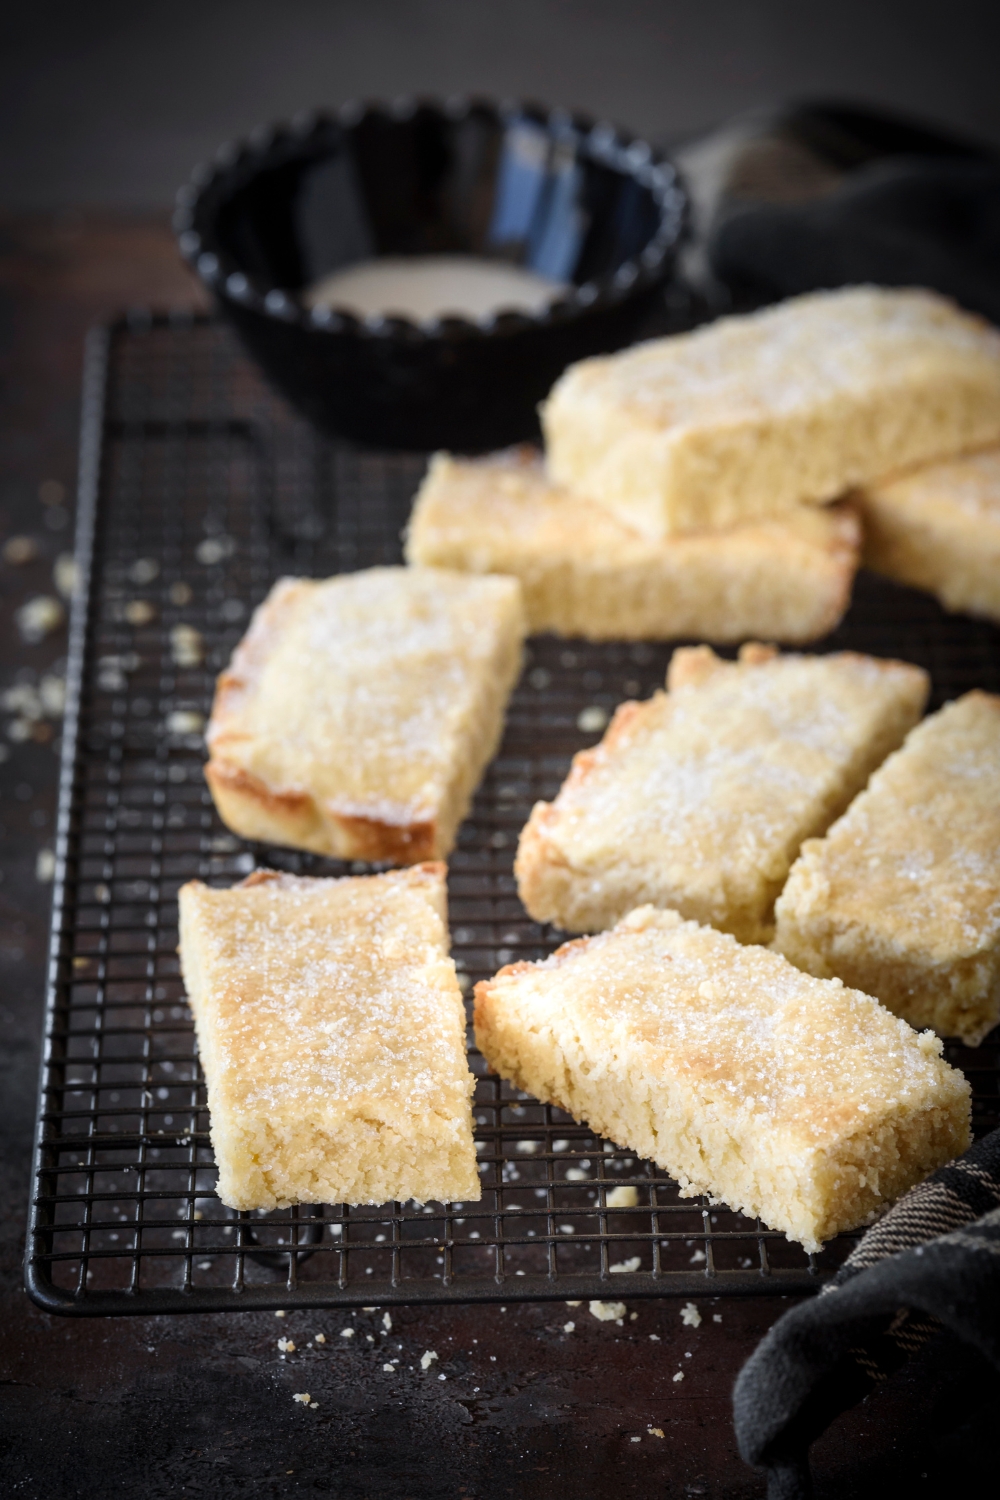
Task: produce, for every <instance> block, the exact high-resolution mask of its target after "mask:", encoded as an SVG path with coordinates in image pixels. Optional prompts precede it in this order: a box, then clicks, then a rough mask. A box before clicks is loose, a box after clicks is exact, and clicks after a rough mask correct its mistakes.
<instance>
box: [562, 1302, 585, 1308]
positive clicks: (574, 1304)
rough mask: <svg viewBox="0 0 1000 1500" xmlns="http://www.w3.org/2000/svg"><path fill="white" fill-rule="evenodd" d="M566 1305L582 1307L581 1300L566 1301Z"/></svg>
mask: <svg viewBox="0 0 1000 1500" xmlns="http://www.w3.org/2000/svg"><path fill="white" fill-rule="evenodd" d="M566 1306H567V1307H582V1306H583V1303H582V1302H567V1303H566Z"/></svg>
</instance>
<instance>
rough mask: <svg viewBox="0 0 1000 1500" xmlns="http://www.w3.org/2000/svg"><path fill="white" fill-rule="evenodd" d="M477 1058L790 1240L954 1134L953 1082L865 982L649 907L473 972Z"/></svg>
mask: <svg viewBox="0 0 1000 1500" xmlns="http://www.w3.org/2000/svg"><path fill="white" fill-rule="evenodd" d="M476 1037H477V1041H478V1044H479V1046H480V1048H481V1050H482V1052H483V1055H484V1056H485V1057H486V1059H487V1061H488V1063H489V1064H490V1067H491V1068H492V1069H494V1071H496V1072H498V1073H500V1074H501V1075H502V1076H503V1077H504V1078H509V1079H510V1080H511V1081H512V1082H513V1083H515V1084H516V1086H517V1087H518V1088H521V1089H526V1090H528V1091H529V1092H531V1093H532V1094H534V1095H535V1096H536V1097H537V1098H539V1099H541V1100H544V1101H546V1102H548V1103H552V1104H556V1105H558V1106H559V1107H560V1108H562V1109H564V1110H566V1111H568V1113H569V1114H571V1115H572V1116H573V1117H574V1119H576V1120H579V1121H582V1122H585V1123H586V1124H587V1125H588V1126H590V1128H591V1129H593V1130H595V1131H599V1132H600V1133H601V1134H602V1135H604V1136H606V1137H607V1138H608V1139H610V1140H612V1141H614V1142H615V1143H616V1144H618V1145H619V1146H623V1147H626V1148H627V1149H629V1150H632V1151H635V1152H636V1153H637V1154H638V1155H639V1156H643V1157H647V1158H649V1159H651V1160H652V1161H655V1162H656V1163H657V1165H658V1166H660V1167H662V1168H664V1169H665V1170H666V1171H668V1172H670V1173H671V1174H672V1175H673V1176H674V1177H676V1178H677V1180H678V1182H679V1183H680V1184H681V1192H682V1195H683V1196H692V1195H694V1194H695V1193H708V1194H709V1195H710V1196H711V1197H712V1198H714V1199H716V1200H717V1201H721V1202H723V1203H726V1204H728V1205H729V1206H730V1207H731V1208H733V1209H737V1210H739V1211H740V1212H742V1213H744V1214H746V1215H748V1217H750V1218H754V1217H757V1216H759V1217H760V1218H761V1219H763V1221H764V1223H765V1224H767V1225H768V1226H769V1227H770V1228H772V1229H779V1230H783V1231H784V1232H785V1233H786V1234H787V1235H788V1236H789V1237H790V1238H791V1239H793V1240H797V1241H799V1242H800V1243H801V1244H803V1245H804V1246H805V1247H806V1248H807V1249H808V1250H816V1249H818V1248H819V1246H820V1245H821V1244H822V1242H823V1241H825V1240H827V1239H829V1238H830V1237H831V1236H832V1235H834V1234H837V1233H839V1232H840V1231H841V1230H845V1229H852V1228H855V1227H857V1226H858V1225H860V1224H864V1223H866V1222H868V1221H869V1220H870V1219H871V1218H873V1217H874V1216H875V1215H876V1214H877V1213H878V1212H879V1211H880V1210H881V1209H882V1208H884V1207H885V1206H887V1205H888V1204H889V1203H890V1202H891V1201H892V1200H893V1199H894V1198H895V1197H897V1196H898V1195H899V1194H900V1193H902V1192H904V1191H905V1190H906V1189H907V1188H908V1187H910V1186H911V1185H912V1184H913V1183H915V1182H917V1181H919V1180H920V1179H921V1178H923V1177H925V1176H926V1175H927V1173H929V1172H931V1171H933V1170H934V1169H935V1168H936V1167H938V1166H940V1165H941V1164H942V1163H943V1162H945V1161H948V1160H949V1159H950V1158H951V1157H952V1156H954V1155H956V1154H957V1153H958V1152H960V1151H962V1150H964V1149H965V1147H966V1146H967V1144H968V1141H969V1113H970V1107H969V1086H968V1084H967V1082H966V1081H965V1079H964V1078H963V1076H962V1074H961V1073H959V1072H958V1071H957V1070H956V1069H954V1068H951V1067H949V1066H948V1064H947V1063H945V1062H944V1061H943V1060H942V1058H941V1055H940V1054H941V1043H940V1042H939V1041H938V1039H937V1038H936V1037H934V1036H933V1035H932V1034H931V1033H929V1032H928V1033H925V1034H923V1035H920V1036H918V1035H917V1034H916V1033H915V1032H913V1031H912V1030H911V1029H910V1027H909V1026H907V1025H906V1023H905V1022H904V1021H900V1020H898V1019H897V1018H896V1017H894V1016H892V1015H890V1013H889V1012H888V1011H887V1010H884V1009H883V1008H882V1006H880V1005H879V1004H878V1002H877V1001H875V1000H873V999H871V998H870V997H869V996H867V995H863V994H860V993H858V992H857V991H856V990H849V989H845V988H844V986H843V985H841V984H840V983H839V982H838V981H824V980H817V979H813V978H811V977H810V976H807V975H804V974H802V973H800V972H799V971H798V970H796V969H795V968H793V966H792V965H791V964H789V963H786V962H785V960H784V959H783V958H781V956H780V955H778V954H775V953H771V952H769V951H768V950H767V949H764V948H757V947H742V946H741V945H740V944H738V943H737V942H736V941H735V940H734V939H733V938H731V937H728V936H726V935H724V934H722V933H719V932H715V931H713V930H712V929H710V928H705V927H699V926H698V925H697V924H695V923H693V922H684V921H682V920H681V918H680V917H679V916H678V915H677V914H676V913H675V912H662V911H654V910H653V908H651V907H645V908H640V909H639V910H637V911H635V912H632V913H631V914H630V915H629V916H628V917H627V918H626V919H625V921H623V922H622V923H621V924H620V925H619V926H618V927H616V928H615V929H614V931H612V932H609V933H603V934H600V935H599V936H597V937H592V938H584V939H581V940H578V941H576V942H573V943H568V944H567V945H566V946H565V947H563V948H561V949H559V951H558V952H557V953H555V954H554V955H553V956H552V957H551V958H549V959H546V960H545V961H544V962H542V963H537V964H513V965H511V966H510V967H509V968H506V969H501V971H500V973H499V974H497V976H496V977H495V978H494V979H492V980H488V981H486V982H484V983H481V984H479V985H477V986H476Z"/></svg>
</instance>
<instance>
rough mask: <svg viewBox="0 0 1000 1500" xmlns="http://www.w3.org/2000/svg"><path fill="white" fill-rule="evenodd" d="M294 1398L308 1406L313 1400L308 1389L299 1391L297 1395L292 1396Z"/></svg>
mask: <svg viewBox="0 0 1000 1500" xmlns="http://www.w3.org/2000/svg"><path fill="white" fill-rule="evenodd" d="M292 1400H293V1401H299V1402H301V1403H302V1405H303V1406H308V1405H309V1403H310V1401H311V1400H312V1397H311V1396H310V1395H309V1392H308V1391H299V1392H298V1393H297V1395H294V1396H293V1397H292Z"/></svg>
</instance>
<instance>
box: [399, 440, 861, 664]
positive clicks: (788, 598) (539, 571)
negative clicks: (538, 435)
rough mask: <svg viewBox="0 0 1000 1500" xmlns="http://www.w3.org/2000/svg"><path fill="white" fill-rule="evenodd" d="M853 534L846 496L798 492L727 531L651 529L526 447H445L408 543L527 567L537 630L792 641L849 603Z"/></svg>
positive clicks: (824, 626) (440, 560) (418, 554)
mask: <svg viewBox="0 0 1000 1500" xmlns="http://www.w3.org/2000/svg"><path fill="white" fill-rule="evenodd" d="M859 543H860V532H859V527H858V521H857V517H856V515H855V514H854V513H853V512H852V511H851V510H850V508H849V507H847V506H844V505H838V506H831V507H828V508H826V509H820V508H819V507H818V506H808V507H807V506H804V505H800V506H797V507H796V508H795V510H793V511H788V512H786V513H785V514H784V515H783V516H772V517H762V518H761V519H760V520H758V521H755V522H753V523H752V524H750V525H746V526H739V527H735V528H731V529H730V530H728V531H723V532H705V533H701V534H698V535H693V536H680V537H667V538H664V539H662V540H660V541H653V540H652V539H651V538H649V537H645V536H641V535H640V534H639V533H638V532H636V531H633V530H632V529H631V528H630V527H628V526H625V525H623V524H622V522H620V521H619V520H617V519H616V518H615V517H614V516H613V515H611V514H610V513H609V512H608V511H606V510H604V509H603V507H601V506H599V505H595V504H594V503H593V502H592V501H589V500H585V499H582V498H580V497H579V496H577V495H573V494H571V493H570V492H569V491H568V490H565V489H562V488H560V487H559V486H558V485H554V484H553V483H552V482H551V480H550V479H548V478H547V476H546V474H545V470H544V467H543V465H542V464H541V462H540V461H539V459H538V458H537V456H536V454H535V451H534V450H533V449H530V448H529V449H515V450H512V451H510V452H508V453H501V454H495V455H493V456H492V457H490V458H487V459H479V460H460V459H455V458H451V457H449V456H448V455H447V454H443V453H439V454H438V455H437V456H436V457H435V458H434V459H433V460H432V462H431V466H430V469H429V470H428V473H427V477H426V478H425V480H424V482H423V485H422V486H421V488H420V492H419V494H418V496H417V500H416V503H415V505H414V508H413V515H412V517H411V519H410V526H409V534H408V537H407V545H406V555H407V558H408V560H409V561H410V562H411V563H423V564H428V565H431V566H437V567H443V568H457V569H460V570H461V571H463V572H469V573H506V574H511V575H513V576H514V577H515V578H519V579H520V581H521V588H522V590H523V591H524V604H525V610H526V611H527V616H528V628H529V629H530V630H533V631H542V630H551V631H554V632H555V633H556V634H557V635H568V636H585V637H586V638H587V639H588V640H592V641H604V640H644V639H645V640H649V639H653V640H656V639H659V640H669V639H670V638H671V637H673V638H677V637H685V636H686V637H688V638H691V637H692V636H693V637H694V638H695V639H700V640H708V641H717V642H727V641H743V640H747V639H748V638H754V639H764V640H770V641H786V642H789V643H798V642H802V641H811V640H816V639H817V638H818V637H819V636H821V635H825V634H826V633H827V631H829V630H832V629H833V627H834V626H835V625H836V624H837V622H838V621H839V619H840V618H841V616H842V615H843V613H844V610H845V609H846V608H847V605H848V603H849V601H850V595H851V583H852V581H853V578H854V573H855V569H856V567H857V560H858V550H859Z"/></svg>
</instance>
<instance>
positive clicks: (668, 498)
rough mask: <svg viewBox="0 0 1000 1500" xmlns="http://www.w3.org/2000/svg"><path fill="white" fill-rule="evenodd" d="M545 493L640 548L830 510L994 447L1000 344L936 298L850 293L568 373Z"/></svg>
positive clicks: (550, 439) (555, 419)
mask: <svg viewBox="0 0 1000 1500" xmlns="http://www.w3.org/2000/svg"><path fill="white" fill-rule="evenodd" d="M542 425H543V428H544V431H545V438H546V444H547V448H548V459H549V467H550V471H551V473H552V476H553V478H554V479H555V480H556V481H557V482H558V483H560V484H564V485H566V486H567V487H568V488H569V489H573V490H576V491H578V492H579V493H580V494H581V495H589V496H591V497H592V498H593V499H594V500H598V501H600V503H601V504H602V505H604V506H606V507H607V508H608V509H609V510H610V511H612V512H613V513H614V514H615V515H617V516H618V517H619V518H620V519H621V520H623V521H625V522H627V523H628V524H629V525H631V526H633V527H635V529H636V530H638V531H642V532H644V533H645V534H646V535H647V536H652V537H659V536H666V535H668V534H669V533H671V532H679V531H698V530H702V529H707V528H710V527H716V526H732V525H736V524H739V523H741V522H744V521H746V520H747V519H748V518H750V517H752V516H758V515H767V514H770V513H776V512H779V511H783V510H788V509H789V508H790V507H792V506H794V505H798V504H800V503H802V502H803V501H809V502H813V501H824V500H831V499H833V498H834V497H835V496H837V495H839V494H841V493H842V492H843V491H844V490H845V489H847V487H848V486H850V485H855V484H863V483H865V482H866V481H868V480H872V479H877V478H879V477H881V476H882V475H883V474H887V473H889V472H891V470H893V469H895V468H901V467H904V466H905V465H908V464H917V463H923V462H925V461H927V460H931V459H939V458H949V457H951V456H953V455H954V454H956V453H961V452H964V451H966V450H967V449H970V448H975V447H983V446H986V445H987V444H988V443H995V442H998V441H1000V333H998V332H997V331H996V330H995V329H992V328H991V327H990V326H989V325H988V324H987V323H985V322H983V321H982V320H981V319H979V318H975V317H972V316H971V315H969V314H967V313H964V312H961V311H960V310H959V309H958V308H957V307H956V306H955V305H954V304H953V303H951V302H949V301H947V300H946V299H945V298H944V297H939V296H937V295H936V294H935V293H932V292H926V291H919V290H908V291H887V290H880V289H878V288H875V287H847V288H843V289H841V290H839V291H834V292H813V293H810V294H809V295H807V296H804V297H795V298H792V299H791V300H790V301H788V302H784V303H781V304H780V305H779V306H777V307H769V308H765V309H764V310H763V311H761V312H755V313H750V314H748V315H745V316H742V317H731V318H723V319H721V320H720V321H719V322H717V323H712V324H709V325H708V327H705V328H699V329H696V330H695V332H693V333H685V334H678V335H674V336H673V337H670V338H664V339H655V340H653V341H652V342H651V343H647V344H640V345H638V346H637V347H636V348H634V349H628V350H626V351H625V352H624V353H622V354H613V355H604V356H601V357H599V358H597V359H587V360H584V361H583V362H582V363H580V364H577V365H571V366H570V368H569V369H568V370H567V371H566V373H565V374H564V375H563V376H562V377H561V378H560V379H559V381H558V382H557V383H556V385H555V386H554V388H553V390H552V394H551V395H550V397H549V399H548V402H547V403H546V405H545V407H544V408H543V412H542Z"/></svg>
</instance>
